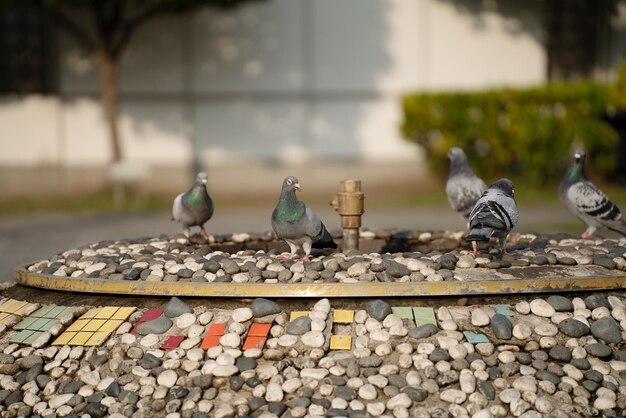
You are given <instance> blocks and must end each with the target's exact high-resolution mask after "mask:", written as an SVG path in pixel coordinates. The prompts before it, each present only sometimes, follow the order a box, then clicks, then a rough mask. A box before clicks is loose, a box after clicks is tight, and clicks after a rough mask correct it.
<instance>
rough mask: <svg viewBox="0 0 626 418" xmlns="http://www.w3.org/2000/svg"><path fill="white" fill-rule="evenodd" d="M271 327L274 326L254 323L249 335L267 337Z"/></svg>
mask: <svg viewBox="0 0 626 418" xmlns="http://www.w3.org/2000/svg"><path fill="white" fill-rule="evenodd" d="M270 328H272V324H258V323H257V324H252V325H251V326H250V331H248V336H249V337H267V334H268V333H269V332H270Z"/></svg>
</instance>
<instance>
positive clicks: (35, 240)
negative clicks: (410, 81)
mask: <svg viewBox="0 0 626 418" xmlns="http://www.w3.org/2000/svg"><path fill="white" fill-rule="evenodd" d="M272 209H273V206H267V205H258V206H256V207H254V208H241V207H235V208H228V209H224V210H221V211H220V210H219V208H218V210H217V211H216V214H215V216H214V218H213V219H212V220H211V221H210V223H208V224H207V231H209V233H228V232H251V231H255V232H261V231H267V230H269V229H270V228H271V226H270V221H269V218H270V214H271V212H272ZM313 209H314V210H315V211H316V212H317V213H318V215H319V216H320V217H321V218H322V219H323V220H324V222H325V223H326V225H327V227H328V228H330V229H335V228H339V217H338V215H337V214H336V213H335V212H334V210H333V209H332V208H330V207H325V206H323V205H317V206H313ZM363 223H364V226H365V227H369V228H372V229H376V228H385V227H398V228H403V229H405V228H406V229H425V230H441V229H455V230H460V229H463V228H465V224H464V221H463V220H462V219H461V218H460V217H458V216H457V215H456V214H455V213H453V212H452V211H451V210H450V209H449V208H448V207H445V206H422V207H403V208H392V209H387V208H377V207H373V208H368V207H367V206H366V213H365V215H364V217H363ZM583 229H584V228H583V225H582V223H580V222H578V221H577V220H576V219H574V218H573V217H572V216H571V215H569V214H568V213H567V212H566V211H565V209H563V208H562V207H561V206H560V205H551V206H532V207H524V206H522V207H520V224H519V226H518V227H517V228H516V231H519V232H522V231H524V232H532V231H542V232H577V233H578V232H582V231H583ZM179 231H181V229H180V227H179V226H178V224H175V223H174V222H172V221H170V215H169V213H167V212H156V213H147V214H109V215H84V214H81V215H77V214H37V215H19V216H18V215H12V216H6V217H0V282H6V281H11V280H13V273H12V272H13V269H14V268H15V266H16V265H18V264H20V263H25V262H28V261H35V260H39V259H44V258H48V257H50V256H51V255H53V254H56V253H59V252H62V251H64V250H67V249H70V248H75V247H77V246H80V245H84V244H87V243H91V242H97V241H102V240H115V239H123V238H141V237H152V236H157V235H159V234H162V233H166V234H170V233H175V232H179ZM602 235H603V236H615V235H614V234H612V233H610V232H608V233H607V232H605V233H603V234H602Z"/></svg>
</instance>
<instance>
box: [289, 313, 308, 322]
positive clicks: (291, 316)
mask: <svg viewBox="0 0 626 418" xmlns="http://www.w3.org/2000/svg"><path fill="white" fill-rule="evenodd" d="M310 313H311V312H309V311H293V312H292V313H291V314H290V315H289V322H291V321H293V320H294V319H296V318H300V317H301V316H308V315H309V314H310Z"/></svg>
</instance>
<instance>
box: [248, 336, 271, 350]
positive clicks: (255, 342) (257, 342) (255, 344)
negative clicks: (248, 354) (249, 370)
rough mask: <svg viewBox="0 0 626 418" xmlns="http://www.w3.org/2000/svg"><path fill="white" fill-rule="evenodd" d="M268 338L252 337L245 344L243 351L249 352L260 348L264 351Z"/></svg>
mask: <svg viewBox="0 0 626 418" xmlns="http://www.w3.org/2000/svg"><path fill="white" fill-rule="evenodd" d="M265 340H266V337H256V336H251V337H248V338H246V342H244V343H243V351H246V350H249V349H251V348H258V349H259V350H262V349H263V347H264V346H265Z"/></svg>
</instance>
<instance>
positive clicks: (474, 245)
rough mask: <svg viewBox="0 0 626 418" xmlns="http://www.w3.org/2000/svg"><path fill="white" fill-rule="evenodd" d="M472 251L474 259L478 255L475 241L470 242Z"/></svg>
mask: <svg viewBox="0 0 626 418" xmlns="http://www.w3.org/2000/svg"><path fill="white" fill-rule="evenodd" d="M472 250H473V251H472V254H474V257H476V256H477V255H478V244H476V241H472Z"/></svg>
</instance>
